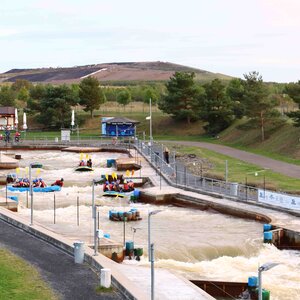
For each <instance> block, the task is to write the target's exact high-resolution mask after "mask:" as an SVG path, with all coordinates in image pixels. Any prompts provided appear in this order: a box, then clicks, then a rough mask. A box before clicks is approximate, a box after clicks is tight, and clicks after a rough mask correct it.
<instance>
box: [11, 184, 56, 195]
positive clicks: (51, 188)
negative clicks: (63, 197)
mask: <svg viewBox="0 0 300 300" xmlns="http://www.w3.org/2000/svg"><path fill="white" fill-rule="evenodd" d="M7 189H8V190H9V191H11V192H26V191H29V187H13V186H12V185H10V186H7ZM32 190H33V191H34V192H40V193H49V192H59V191H60V190H61V187H60V186H58V185H53V186H46V187H44V188H42V187H34V188H32Z"/></svg>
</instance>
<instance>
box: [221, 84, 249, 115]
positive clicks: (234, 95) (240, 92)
mask: <svg viewBox="0 0 300 300" xmlns="http://www.w3.org/2000/svg"><path fill="white" fill-rule="evenodd" d="M244 91H245V89H244V85H243V81H242V80H241V79H240V78H234V79H232V80H230V82H229V84H228V86H227V88H226V94H227V96H228V97H229V98H230V99H231V101H232V105H233V113H234V115H235V117H236V118H238V119H239V118H242V117H243V116H244V115H245V104H244V101H243V97H244Z"/></svg>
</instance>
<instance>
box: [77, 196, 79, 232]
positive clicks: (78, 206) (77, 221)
mask: <svg viewBox="0 0 300 300" xmlns="http://www.w3.org/2000/svg"><path fill="white" fill-rule="evenodd" d="M77 226H79V196H77Z"/></svg>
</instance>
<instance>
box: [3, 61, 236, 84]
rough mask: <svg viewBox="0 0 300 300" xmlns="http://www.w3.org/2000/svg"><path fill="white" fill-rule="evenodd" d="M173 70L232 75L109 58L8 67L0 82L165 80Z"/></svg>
mask: <svg viewBox="0 0 300 300" xmlns="http://www.w3.org/2000/svg"><path fill="white" fill-rule="evenodd" d="M176 71H181V72H194V73H195V74H196V79H197V80H202V81H209V80H212V79H214V78H219V79H222V80H230V79H232V77H230V76H227V75H223V74H219V73H212V72H208V71H205V70H201V69H197V68H192V67H188V66H183V65H178V64H173V63H169V62H161V61H155V62H113V63H103V64H94V65H85V66H74V67H64V68H60V67H57V68H37V69H11V70H9V71H7V72H5V73H2V74H0V82H15V81H16V80H17V79H26V80H28V81H31V82H40V83H76V82H79V81H80V80H82V78H85V77H87V76H89V75H91V76H94V77H96V78H98V79H99V81H101V82H113V81H166V80H168V79H169V78H170V77H171V76H172V75H173V74H174V73H175V72H176Z"/></svg>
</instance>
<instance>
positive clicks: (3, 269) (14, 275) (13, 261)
mask: <svg viewBox="0 0 300 300" xmlns="http://www.w3.org/2000/svg"><path fill="white" fill-rule="evenodd" d="M0 299H1V300H9V299H12V300H27V299H28V300H29V299H30V300H34V299H37V300H39V299H43V300H47V299H49V300H50V299H59V298H58V297H57V296H55V294H54V293H53V291H52V290H51V289H50V288H49V287H48V286H47V285H46V284H45V282H44V281H42V279H41V277H40V275H39V273H38V272H37V270H36V269H35V268H33V267H32V266H30V265H29V264H28V263H26V262H25V261H23V260H22V259H20V258H18V257H17V256H15V255H13V254H11V253H10V252H8V251H7V250H4V249H2V248H0Z"/></svg>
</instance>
